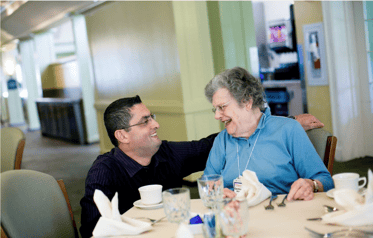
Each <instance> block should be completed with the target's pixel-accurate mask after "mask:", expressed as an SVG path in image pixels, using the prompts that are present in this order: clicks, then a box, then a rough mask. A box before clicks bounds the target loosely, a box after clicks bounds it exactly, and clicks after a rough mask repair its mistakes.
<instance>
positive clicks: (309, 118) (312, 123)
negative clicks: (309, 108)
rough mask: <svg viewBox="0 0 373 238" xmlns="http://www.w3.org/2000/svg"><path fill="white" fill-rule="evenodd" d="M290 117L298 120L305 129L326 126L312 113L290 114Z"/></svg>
mask: <svg viewBox="0 0 373 238" xmlns="http://www.w3.org/2000/svg"><path fill="white" fill-rule="evenodd" d="M290 118H293V119H295V120H297V121H298V122H299V123H300V124H301V125H302V127H303V129H304V130H305V131H308V130H311V129H315V128H322V127H324V123H322V122H321V121H319V120H318V119H317V118H316V117H315V116H313V115H311V114H300V115H297V116H293V117H292V116H290Z"/></svg>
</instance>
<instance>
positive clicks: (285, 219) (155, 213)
mask: <svg viewBox="0 0 373 238" xmlns="http://www.w3.org/2000/svg"><path fill="white" fill-rule="evenodd" d="M283 197H284V195H279V196H278V198H277V199H276V200H275V201H274V202H272V205H274V207H275V209H274V210H265V209H264V206H265V205H268V203H269V199H267V200H265V201H263V202H262V203H260V204H259V205H257V206H255V207H251V208H250V222H249V226H250V229H249V232H248V237H255V238H257V237H271V238H273V237H287V238H289V237H297V238H299V237H312V236H311V235H310V234H309V232H308V231H307V230H305V229H304V227H308V228H310V229H313V230H315V231H318V232H330V231H335V230H338V229H340V228H342V227H341V226H332V225H323V224H321V222H320V221H307V218H314V217H321V216H322V215H323V214H324V213H325V210H324V207H323V205H329V206H335V207H337V208H341V207H339V206H338V205H337V204H336V202H335V201H334V199H332V198H329V197H328V196H327V195H326V193H317V194H315V197H314V199H313V200H311V201H301V200H299V201H292V202H285V203H286V207H278V206H277V203H280V202H281V201H282V198H283ZM191 211H192V212H195V213H198V214H203V213H205V212H207V209H206V208H205V207H204V206H203V204H202V201H201V200H199V199H193V200H191ZM125 214H126V216H128V217H144V216H146V217H150V218H155V219H158V218H161V217H163V216H165V213H164V211H163V208H160V209H155V210H143V209H139V208H136V207H133V208H131V209H130V210H128V211H127V212H126V213H125ZM201 217H203V215H202V216H201ZM364 228H365V229H367V228H366V227H364ZM372 229H373V227H369V228H368V230H372ZM176 230H177V225H176V224H172V223H169V222H168V221H167V219H164V220H162V221H161V222H159V223H157V224H155V225H154V227H153V230H151V231H149V232H146V233H143V234H141V235H139V236H136V237H138V238H146V237H149V238H154V237H161V238H171V237H175V233H176ZM126 237H127V236H126ZM128 237H130V236H128ZM132 237H134V236H132ZM195 237H196V238H200V237H203V235H202V234H201V235H196V236H195Z"/></svg>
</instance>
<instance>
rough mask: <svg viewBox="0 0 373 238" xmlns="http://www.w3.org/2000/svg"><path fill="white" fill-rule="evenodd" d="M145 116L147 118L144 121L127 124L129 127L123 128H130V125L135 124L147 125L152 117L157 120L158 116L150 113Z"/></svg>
mask: <svg viewBox="0 0 373 238" xmlns="http://www.w3.org/2000/svg"><path fill="white" fill-rule="evenodd" d="M143 118H144V119H145V120H144V121H143V122H139V123H137V124H134V125H130V126H127V127H125V128H123V129H127V128H130V127H133V126H139V125H142V124H145V125H147V124H148V123H149V121H150V118H152V119H153V120H155V118H156V117H155V114H150V115H149V116H145V117H143Z"/></svg>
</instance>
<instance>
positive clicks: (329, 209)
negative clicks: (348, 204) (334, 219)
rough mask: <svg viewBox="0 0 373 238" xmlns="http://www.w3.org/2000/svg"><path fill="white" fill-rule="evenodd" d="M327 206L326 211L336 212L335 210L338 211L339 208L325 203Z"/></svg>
mask: <svg viewBox="0 0 373 238" xmlns="http://www.w3.org/2000/svg"><path fill="white" fill-rule="evenodd" d="M324 207H325V211H326V212H335V211H338V208H336V207H331V206H328V205H324Z"/></svg>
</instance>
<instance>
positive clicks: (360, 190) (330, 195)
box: [326, 188, 366, 198]
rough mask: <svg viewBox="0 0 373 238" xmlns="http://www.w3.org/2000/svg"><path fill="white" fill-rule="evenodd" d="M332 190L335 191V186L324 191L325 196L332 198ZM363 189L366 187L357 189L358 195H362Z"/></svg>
mask: <svg viewBox="0 0 373 238" xmlns="http://www.w3.org/2000/svg"><path fill="white" fill-rule="evenodd" d="M334 191H335V188H333V189H330V190H329V191H327V192H326V196H328V197H330V198H334ZM365 191H366V188H361V189H359V191H358V193H359V194H360V195H364V194H365Z"/></svg>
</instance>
